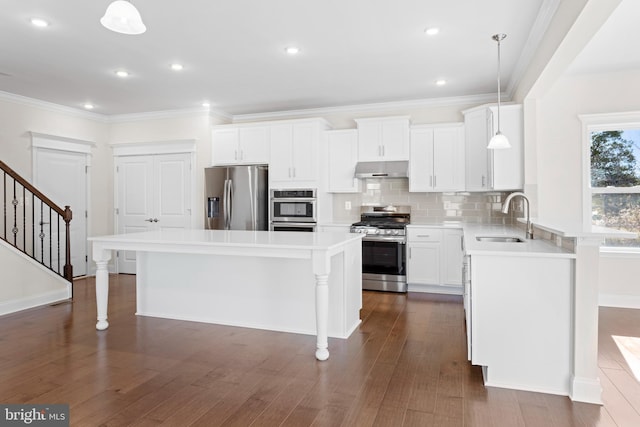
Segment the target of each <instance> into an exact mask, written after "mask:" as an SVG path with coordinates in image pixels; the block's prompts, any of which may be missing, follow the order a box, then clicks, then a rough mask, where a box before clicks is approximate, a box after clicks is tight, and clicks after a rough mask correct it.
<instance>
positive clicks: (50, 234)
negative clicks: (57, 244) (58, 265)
mask: <svg viewBox="0 0 640 427" xmlns="http://www.w3.org/2000/svg"><path fill="white" fill-rule="evenodd" d="M52 221H53V217H52V216H51V206H49V268H50V269H51V270H53V249H52V247H53V245H52V241H51V239H52V235H53V233H52V232H51V226H52V225H53V224H51V222H52Z"/></svg>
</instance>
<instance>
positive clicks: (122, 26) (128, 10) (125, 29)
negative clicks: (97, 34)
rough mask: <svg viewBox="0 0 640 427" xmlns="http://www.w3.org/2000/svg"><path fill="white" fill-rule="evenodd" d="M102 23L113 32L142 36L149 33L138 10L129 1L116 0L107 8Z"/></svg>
mask: <svg viewBox="0 0 640 427" xmlns="http://www.w3.org/2000/svg"><path fill="white" fill-rule="evenodd" d="M100 23H101V24H102V25H103V26H104V27H105V28H108V29H109V30H111V31H115V32H116V33H121V34H131V35H136V34H142V33H144V32H145V31H147V27H145V25H144V23H143V22H142V18H141V17H140V12H138V9H136V7H135V6H134V5H133V4H131V3H130V2H128V1H125V0H116V1H114V2H113V3H111V4H110V5H109V7H107V11H106V12H105V13H104V16H103V17H102V18H101V19H100Z"/></svg>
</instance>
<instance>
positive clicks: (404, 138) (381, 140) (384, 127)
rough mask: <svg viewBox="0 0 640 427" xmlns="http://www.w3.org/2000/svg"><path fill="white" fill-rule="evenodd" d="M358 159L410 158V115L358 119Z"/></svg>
mask: <svg viewBox="0 0 640 427" xmlns="http://www.w3.org/2000/svg"><path fill="white" fill-rule="evenodd" d="M355 121H356V123H357V125H358V160H359V161H361V162H371V161H383V160H384V161H387V160H409V117H405V116H402V117H384V118H367V119H356V120H355Z"/></svg>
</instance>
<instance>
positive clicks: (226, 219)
mask: <svg viewBox="0 0 640 427" xmlns="http://www.w3.org/2000/svg"><path fill="white" fill-rule="evenodd" d="M204 179H205V197H206V199H205V202H206V207H205V209H206V212H205V215H206V216H205V228H207V229H210V230H268V229H269V167H268V166H267V165H247V166H228V167H227V166H215V167H210V168H205V170H204Z"/></svg>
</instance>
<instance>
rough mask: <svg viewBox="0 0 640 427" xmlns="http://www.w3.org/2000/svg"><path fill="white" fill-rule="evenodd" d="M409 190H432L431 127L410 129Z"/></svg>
mask: <svg viewBox="0 0 640 427" xmlns="http://www.w3.org/2000/svg"><path fill="white" fill-rule="evenodd" d="M410 147H411V158H410V160H409V191H412V192H429V191H433V129H432V128H414V129H411V142H410Z"/></svg>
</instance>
